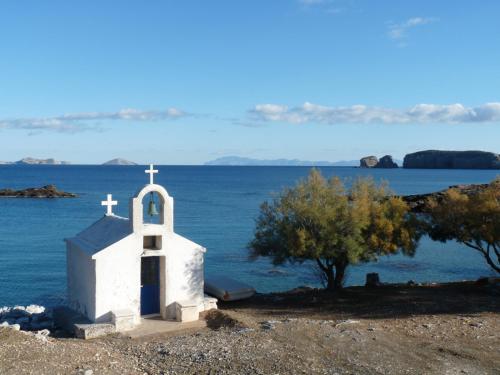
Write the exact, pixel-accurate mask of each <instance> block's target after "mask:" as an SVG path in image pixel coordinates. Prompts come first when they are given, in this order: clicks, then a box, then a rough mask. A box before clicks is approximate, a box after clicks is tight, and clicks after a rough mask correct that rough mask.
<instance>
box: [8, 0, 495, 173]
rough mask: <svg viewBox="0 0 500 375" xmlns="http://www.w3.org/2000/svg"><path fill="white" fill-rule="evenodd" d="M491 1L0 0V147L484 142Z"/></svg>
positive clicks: (315, 152)
mask: <svg viewBox="0 0 500 375" xmlns="http://www.w3.org/2000/svg"><path fill="white" fill-rule="evenodd" d="M499 14H500V2H499V1H497V0H482V1H464V0H453V1H451V0H450V1H445V0H443V1H435V0H418V1H411V0H408V1H400V0H394V1H390V0H387V1H372V0H366V1H361V0H251V1H243V0H242V1H234V0H227V1H206V0H199V1H190V0H183V1H169V0H163V1H155V0H148V1H126V0H121V1H93V0H85V1H67V0H64V1H57V0H52V1H46V2H41V1H23V0H22V1H19V0H16V1H14V0H12V1H8V0H7V1H2V2H1V3H0V46H1V48H0V160H4V161H13V160H18V159H21V158H22V157H26V156H32V157H37V158H47V157H54V158H56V159H59V160H67V161H70V162H72V163H82V164H87V163H102V162H104V161H107V160H109V159H112V158H115V157H123V158H126V159H129V160H132V161H135V162H138V163H144V164H146V163H150V162H153V163H156V164H202V163H204V162H206V161H208V160H211V159H215V158H218V157H222V156H229V155H236V156H242V157H250V158H260V159H276V158H288V159H295V158H297V159H302V160H326V161H339V160H354V159H359V158H361V157H363V156H366V155H377V156H379V157H380V156H383V155H385V154H390V155H393V156H394V157H395V158H397V159H402V158H403V156H404V155H405V154H406V153H410V152H415V151H419V150H426V149H443V150H468V149H472V150H485V151H494V152H500V150H499V148H500V147H499V146H500V22H498V15H499Z"/></svg>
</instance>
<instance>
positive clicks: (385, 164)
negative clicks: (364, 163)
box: [374, 155, 398, 168]
mask: <svg viewBox="0 0 500 375" xmlns="http://www.w3.org/2000/svg"><path fill="white" fill-rule="evenodd" d="M374 168H398V165H397V164H396V163H395V162H394V160H392V156H391V155H385V156H382V157H381V158H380V160H379V161H378V163H377V164H376V165H375V166H374Z"/></svg>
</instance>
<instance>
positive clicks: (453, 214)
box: [427, 178, 500, 273]
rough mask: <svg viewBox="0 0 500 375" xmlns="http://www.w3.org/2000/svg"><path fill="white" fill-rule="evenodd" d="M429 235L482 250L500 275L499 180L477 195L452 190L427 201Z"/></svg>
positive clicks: (436, 238)
mask: <svg viewBox="0 0 500 375" xmlns="http://www.w3.org/2000/svg"><path fill="white" fill-rule="evenodd" d="M427 207H428V209H427V212H428V214H429V221H428V228H427V230H428V232H429V234H430V236H431V237H432V238H433V239H435V240H440V241H443V242H444V241H448V240H456V241H458V242H461V243H463V244H465V245H466V246H468V247H470V248H473V249H474V250H477V251H479V252H480V253H481V254H482V255H483V256H484V257H485V259H486V261H487V262H488V264H489V265H490V266H491V267H492V268H493V269H494V270H496V271H497V272H499V273H500V178H497V179H496V180H494V181H493V182H491V183H490V184H489V185H488V187H487V188H486V189H483V190H481V191H479V192H477V193H472V194H469V195H467V194H464V193H461V192H460V191H459V190H457V189H449V190H447V191H446V192H445V194H444V197H443V199H441V200H440V201H438V200H437V199H436V198H431V199H429V200H428V202H427Z"/></svg>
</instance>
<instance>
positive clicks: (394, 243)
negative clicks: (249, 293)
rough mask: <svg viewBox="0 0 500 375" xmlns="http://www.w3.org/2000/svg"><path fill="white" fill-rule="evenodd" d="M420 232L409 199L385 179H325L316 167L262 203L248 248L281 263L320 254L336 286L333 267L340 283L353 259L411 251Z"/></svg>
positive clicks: (321, 263)
mask: <svg viewBox="0 0 500 375" xmlns="http://www.w3.org/2000/svg"><path fill="white" fill-rule="evenodd" d="M418 237H419V235H418V231H417V229H416V226H415V225H414V220H413V216H412V215H411V214H409V211H408V207H407V205H406V203H405V202H403V201H402V200H401V199H400V198H396V197H392V196H390V195H389V191H388V190H387V187H386V185H380V186H378V185H377V184H375V182H374V181H373V180H372V179H369V178H360V179H358V180H356V181H355V182H354V183H353V184H352V185H351V187H349V188H346V186H345V185H344V184H343V182H342V181H341V180H340V179H339V178H338V177H333V178H331V179H330V180H326V179H325V178H324V177H323V176H322V175H321V173H320V172H319V171H318V170H316V169H313V170H312V171H311V173H310V174H309V176H308V177H307V178H306V179H305V180H302V181H300V182H299V183H298V184H297V185H296V186H295V187H293V188H288V189H285V190H284V191H283V192H281V194H279V195H278V196H277V197H276V198H275V199H274V200H273V201H272V202H265V203H263V204H262V205H261V213H260V216H259V218H258V219H257V225H256V230H255V238H254V239H253V241H252V242H251V243H250V244H249V248H250V250H251V253H252V255H253V256H254V257H258V256H270V257H272V258H273V261H274V263H276V264H280V263H283V262H285V261H290V262H303V261H305V260H315V261H316V262H317V263H318V266H319V267H320V269H321V270H322V271H323V272H324V273H325V274H326V279H327V280H328V286H329V287H331V288H332V287H334V285H333V284H334V271H333V269H334V268H335V269H336V274H337V276H336V277H335V279H336V280H335V281H336V283H335V286H336V287H339V286H340V284H341V281H342V278H343V276H344V270H345V267H346V266H347V265H348V264H352V263H357V262H366V261H372V260H375V259H376V258H377V257H378V256H379V255H384V254H393V253H396V252H398V251H399V250H403V252H404V253H405V254H409V255H411V254H413V253H414V251H415V248H416V244H417V240H418Z"/></svg>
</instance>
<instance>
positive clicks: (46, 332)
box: [36, 329, 50, 336]
mask: <svg viewBox="0 0 500 375" xmlns="http://www.w3.org/2000/svg"><path fill="white" fill-rule="evenodd" d="M36 334H37V335H41V336H49V335H50V331H49V330H48V329H42V330H40V331H38V332H37V333H36Z"/></svg>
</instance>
